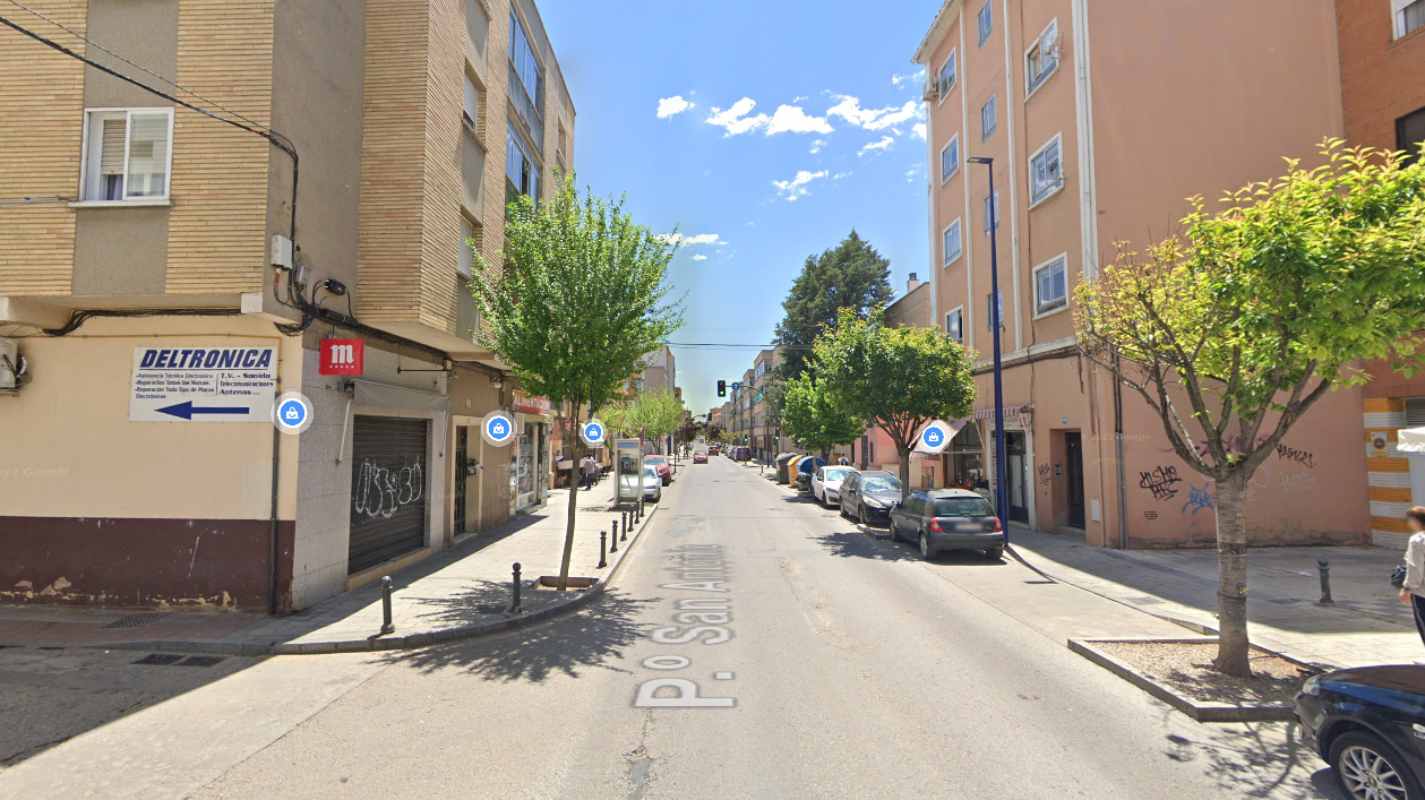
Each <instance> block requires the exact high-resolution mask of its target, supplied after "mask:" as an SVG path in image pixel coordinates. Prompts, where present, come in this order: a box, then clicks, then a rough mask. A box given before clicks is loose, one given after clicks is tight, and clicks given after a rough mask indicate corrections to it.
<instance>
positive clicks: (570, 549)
mask: <svg viewBox="0 0 1425 800" xmlns="http://www.w3.org/2000/svg"><path fill="white" fill-rule="evenodd" d="M578 420H579V404H578V403H575V404H574V421H575V423H576V424H577V423H578ZM555 424H557V425H558V426H559V430H560V431H563V430H564V427H565V426H564V420H563V418H556V419H555ZM573 444H574V469H572V470H570V472H569V475H570V481H569V509H568V511H567V512H566V519H565V522H564V554H563V556H562V557H561V558H560V559H559V591H561V592H562V591H565V590H567V589H568V588H569V559H570V558H571V557H572V556H573V555H574V515H575V514H577V513H578V511H579V500H578V498H579V481H577V480H574V479H573V477H574V475H576V474H578V475H579V476H580V478H582V477H583V474H582V473H581V472H580V470H579V468H580V462H581V461H582V460H583V458H584V440H583V439H581V438H579V437H578V436H575V437H574V442H573Z"/></svg>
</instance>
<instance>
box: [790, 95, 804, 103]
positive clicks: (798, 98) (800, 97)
mask: <svg viewBox="0 0 1425 800" xmlns="http://www.w3.org/2000/svg"><path fill="white" fill-rule="evenodd" d="M806 101H807V96H806V95H804V94H799V95H797V96H796V97H793V98H792V102H793V103H805V102H806Z"/></svg>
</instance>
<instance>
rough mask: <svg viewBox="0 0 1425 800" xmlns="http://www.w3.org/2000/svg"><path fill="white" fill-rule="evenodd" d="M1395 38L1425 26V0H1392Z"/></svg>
mask: <svg viewBox="0 0 1425 800" xmlns="http://www.w3.org/2000/svg"><path fill="white" fill-rule="evenodd" d="M1390 10H1391V17H1392V18H1393V20H1394V23H1395V38H1397V39H1399V38H1400V37H1402V36H1405V35H1407V34H1410V33H1414V32H1415V31H1417V30H1419V29H1420V28H1425V0H1390Z"/></svg>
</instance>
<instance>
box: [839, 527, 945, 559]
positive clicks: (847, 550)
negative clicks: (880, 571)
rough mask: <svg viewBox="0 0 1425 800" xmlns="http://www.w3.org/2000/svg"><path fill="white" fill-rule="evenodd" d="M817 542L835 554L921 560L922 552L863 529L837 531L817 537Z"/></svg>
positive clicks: (847, 556) (848, 556)
mask: <svg viewBox="0 0 1425 800" xmlns="http://www.w3.org/2000/svg"><path fill="white" fill-rule="evenodd" d="M816 542H817V544H820V545H821V546H822V547H824V548H826V551H827V552H828V553H830V554H831V555H834V556H840V557H842V558H870V559H874V560H877V561H919V560H920V554H919V553H916V552H913V551H911V550H907V549H905V548H903V547H896V546H895V545H894V544H892V543H890V542H882V541H880V540H879V539H876V538H873V537H872V536H869V535H867V534H865V533H862V532H861V531H837V532H835V533H825V534H822V535H820V536H817V537H816Z"/></svg>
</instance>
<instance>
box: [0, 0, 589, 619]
mask: <svg viewBox="0 0 1425 800" xmlns="http://www.w3.org/2000/svg"><path fill="white" fill-rule="evenodd" d="M26 5H27V6H29V7H30V8H31V9H33V10H34V11H36V12H39V14H42V15H43V17H41V16H39V15H34V14H29V13H26V12H23V11H17V12H15V13H14V14H12V15H10V16H14V17H15V18H16V21H17V22H18V23H20V24H21V25H23V26H25V27H26V28H28V29H30V30H32V31H34V32H35V33H36V34H37V35H39V36H41V37H44V38H48V39H51V40H53V41H55V42H57V43H59V44H61V45H64V46H66V47H69V48H71V49H73V50H75V51H77V52H79V53H81V54H84V55H85V56H86V57H88V58H90V59H92V60H93V61H94V62H96V63H97V64H99V65H102V66H105V67H108V68H111V69H113V70H114V71H116V72H119V73H121V74H124V75H127V76H129V77H132V78H134V79H135V80H136V81H138V82H139V83H143V84H148V85H149V86H151V87H154V88H158V89H160V90H161V91H163V92H164V93H166V94H170V95H173V96H176V97H177V99H178V100H180V101H183V102H174V101H173V100H172V99H167V98H164V97H162V96H159V95H157V94H154V93H153V92H151V91H148V90H146V89H145V88H142V87H140V86H136V85H134V84H133V83H130V82H126V81H123V80H120V79H118V78H116V77H114V76H112V75H109V74H106V73H105V72H103V71H102V70H100V69H98V68H96V67H95V66H92V65H86V64H85V63H83V62H81V61H78V60H75V59H73V58H69V57H67V56H65V55H63V54H61V53H59V52H56V51H55V50H53V49H51V48H48V47H46V46H44V45H43V44H42V43H40V42H38V41H35V40H34V39H31V38H26V37H23V36H21V35H20V34H18V33H15V32H13V31H11V30H9V29H6V31H5V33H4V34H0V72H3V73H4V74H6V75H9V76H19V79H18V80H10V81H7V82H6V83H5V86H4V87H3V88H0V118H3V119H5V120H6V124H5V125H3V126H0V151H3V155H0V229H3V230H5V231H6V233H7V235H6V236H4V237H0V351H4V352H11V353H14V354H15V356H16V357H17V358H20V359H23V363H24V364H25V374H24V375H23V376H22V377H21V379H20V381H19V382H18V385H17V386H15V387H6V388H4V389H3V390H0V423H3V424H4V425H5V426H6V427H7V428H8V429H11V430H13V431H16V432H17V436H15V437H13V438H11V439H10V440H9V442H8V443H7V446H6V447H5V448H4V449H3V451H0V496H3V497H4V498H5V499H6V501H7V502H6V503H5V504H4V507H3V509H0V551H3V552H5V553H6V554H7V558H6V559H5V560H4V563H3V564H0V599H9V600H16V601H25V602H34V601H50V602H72V603H106V604H120V605H170V606H181V605H215V606H226V607H234V608H240V609H270V610H273V611H277V612H283V611H288V610H292V609H298V608H303V607H306V606H309V605H311V604H312V603H314V602H316V601H317V600H320V599H322V598H323V597H327V596H330V595H332V594H334V593H338V592H341V591H343V590H345V589H347V588H349V587H352V586H355V585H359V584H361V583H363V582H366V581H368V580H371V579H373V578H374V577H376V576H378V575H379V574H380V573H382V572H386V571H390V570H391V569H393V568H396V567H398V566H400V565H402V564H405V563H410V562H411V561H414V560H418V559H420V558H422V557H424V556H426V555H428V554H430V553H431V552H434V551H436V550H439V549H441V548H443V547H446V546H448V545H449V544H450V543H451V542H453V541H454V540H455V539H456V538H457V537H459V536H462V535H476V534H477V533H478V531H479V530H480V529H482V528H486V527H489V526H491V525H494V524H497V523H499V522H501V521H503V520H505V519H507V518H508V517H509V516H510V514H511V513H513V512H515V511H516V510H518V509H519V508H520V507H521V506H522V505H528V504H532V503H537V502H539V499H540V492H541V490H542V489H545V490H547V486H548V480H547V475H548V469H549V466H548V452H547V450H548V445H547V434H548V404H547V403H541V402H540V401H539V399H538V398H524V397H522V396H520V395H518V393H517V389H516V387H515V386H514V381H513V379H512V378H510V377H509V376H508V374H507V373H506V372H505V371H504V368H503V367H504V365H501V364H500V363H499V362H498V361H497V360H496V359H495V358H494V356H493V355H492V354H491V353H488V352H483V351H481V350H480V348H478V347H477V346H476V345H475V344H473V343H472V335H473V333H474V331H475V329H476V327H477V326H478V324H479V323H478V319H477V318H476V315H475V313H474V305H473V302H472V301H471V300H470V298H469V293H468V290H467V289H466V288H465V277H466V276H467V275H469V274H470V273H471V271H472V270H474V269H478V268H479V263H478V262H477V261H476V260H475V259H474V258H472V257H469V256H467V254H466V248H465V247H464V241H465V239H467V238H469V239H473V240H474V241H475V242H476V243H477V244H478V246H479V248H480V251H481V253H482V254H483V255H484V257H485V259H486V260H487V261H488V262H489V263H492V264H498V258H499V253H500V250H501V246H502V236H503V224H502V223H503V219H504V216H503V208H504V204H505V201H506V199H507V198H508V197H511V196H513V195H515V194H517V193H519V192H526V193H531V194H537V193H539V192H541V191H542V189H543V187H545V186H549V185H550V184H552V182H553V181H555V180H557V175H558V174H560V172H562V171H563V170H565V169H567V168H568V166H569V165H570V164H572V153H573V150H572V146H573V145H572V141H573V140H572V136H573V127H574V109H573V105H572V102H571V101H570V99H569V96H568V91H567V89H566V87H565V86H564V83H563V79H562V77H561V76H560V73H559V67H558V63H557V61H556V59H555V57H554V53H553V50H552V47H551V46H550V44H549V42H548V38H547V36H546V35H545V34H544V31H543V26H542V23H541V22H540V19H539V15H538V11H537V10H536V9H535V7H534V5H533V3H531V2H527V1H526V0H513V2H510V0H470V1H469V2H462V1H461V0H418V1H417V2H397V0H368V2H365V3H361V2H329V3H327V2H324V3H308V2H301V0H260V1H259V2H244V3H225V2H214V1H213V0H34V1H33V2H28V3H27V4H26ZM56 23H57V24H56ZM60 25H62V26H63V28H61V27H59V26H60ZM520 74H522V75H523V76H524V78H523V79H520V80H522V81H523V82H522V83H520V84H519V86H520V87H523V86H525V85H526V84H527V85H530V86H531V87H532V92H525V93H524V94H521V95H519V96H512V93H514V91H513V89H512V85H513V84H512V83H511V82H512V81H515V80H517V76H518V75H520ZM472 86H473V87H475V88H476V89H477V91H476V92H474V94H473V96H472V93H471V92H470V91H469V89H470V88H471V87H472ZM521 91H522V92H524V91H525V90H524V89H523V88H521ZM183 103H188V104H191V105H193V106H197V107H199V108H201V109H203V111H206V112H211V114H213V115H216V116H218V117H221V118H223V119H227V120H231V121H234V122H237V123H239V124H240V125H242V126H244V127H247V128H249V129H251V130H242V129H239V127H236V126H234V125H229V124H225V123H223V122H221V121H218V120H215V119H214V118H213V117H212V116H209V115H208V114H206V113H200V111H198V110H194V109H192V108H189V107H187V106H185V105H184V104H183ZM269 129H270V130H271V131H272V132H273V134H272V136H270V137H268V138H267V140H264V137H262V136H260V135H254V133H253V131H259V132H261V131H267V130H269ZM512 142H517V143H518V147H519V148H520V149H521V153H522V156H521V158H519V159H514V158H511V157H510V151H511V149H512V145H511V143H512ZM294 154H295V158H294ZM506 165H511V166H510V167H508V168H507V166H506ZM510 176H514V177H513V178H512V177H510ZM516 179H518V180H516ZM332 338H337V339H345V340H356V341H357V342H358V343H359V346H360V347H362V348H364V366H363V369H362V370H361V372H360V374H355V375H352V374H348V375H345V376H334V375H323V374H321V373H322V371H323V370H322V369H321V364H320V362H321V356H322V341H323V340H324V339H332ZM229 351H232V352H235V353H237V356H238V357H239V358H241V357H242V354H244V353H249V352H250V353H253V354H254V355H253V357H252V359H251V360H250V361H249V362H247V363H248V365H249V366H252V365H254V364H258V363H260V364H262V366H261V367H260V368H258V369H255V370H248V371H247V372H245V373H238V372H236V368H234V371H233V372H228V373H224V372H223V371H222V367H221V362H220V361H215V360H214V359H219V358H221V357H222V356H223V354H224V353H228V352H229ZM204 354H206V355H207V356H208V359H209V360H208V361H207V363H206V364H204V363H202V362H199V361H197V359H200V358H202V357H203V356H204ZM145 359H159V360H155V361H154V363H155V364H159V363H163V362H162V361H161V359H169V361H168V362H167V363H168V364H169V365H170V367H169V368H170V369H173V370H176V371H179V372H181V371H182V370H183V369H187V368H192V367H193V365H194V364H195V363H197V366H198V367H203V366H206V367H208V368H212V367H213V366H214V364H215V363H216V364H218V365H219V369H218V373H219V374H217V377H214V373H213V372H212V370H211V369H209V370H208V371H201V370H196V369H194V370H193V371H194V372H195V374H194V375H192V376H189V377H183V378H182V379H181V380H183V381H187V383H184V384H183V386H184V387H186V388H184V389H182V390H181V391H203V392H209V390H210V389H211V392H210V394H211V395H213V396H215V397H217V398H218V401H217V402H216V403H214V404H213V407H212V408H208V409H205V408H204V407H202V406H200V405H199V403H197V402H191V403H189V407H186V408H185V407H182V405H181V404H179V405H175V406H171V407H170V408H171V409H172V410H167V411H165V410H162V409H159V410H157V411H155V409H154V408H153V406H154V405H155V403H154V402H152V400H151V398H150V397H149V395H147V394H145V392H148V391H150V389H149V388H147V387H149V386H151V384H147V383H145V382H144V381H146V380H149V378H146V377H144V376H146V375H148V374H149V372H148V371H147V369H148V368H147V367H146V366H144V364H145V363H147V362H145ZM179 365H181V366H179ZM154 369H158V367H154ZM204 381H215V383H214V384H213V385H212V386H208V384H205V383H203V382H204ZM244 381H247V382H249V383H252V385H258V386H259V388H257V389H255V390H253V393H252V394H250V395H242V393H243V391H245V390H244V389H243V388H242V386H243V385H244V384H243V382H244ZM253 382H255V383H253ZM177 385H178V384H174V383H169V384H167V387H168V390H175V389H174V387H175V386H177ZM195 387H197V388H195ZM203 387H208V388H203ZM233 387H237V388H233ZM263 387H265V388H263ZM264 392H265V394H264ZM287 392H297V393H301V394H302V395H304V396H305V397H306V398H307V399H308V400H309V403H310V409H311V413H310V420H311V421H310V427H308V428H306V430H305V431H304V432H302V433H301V434H300V435H286V434H282V433H279V432H278V431H277V430H276V428H275V427H274V425H273V424H272V422H271V419H270V415H271V413H272V409H271V403H272V399H271V397H272V395H273V394H275V393H287ZM225 395H227V396H234V397H236V396H239V395H242V396H247V397H249V398H250V399H248V400H246V401H243V402H238V401H236V400H229V401H224V400H223V397H224V396H225ZM264 398H265V399H264ZM244 403H245V405H244ZM224 407H226V408H227V410H226V411H223V410H221V409H222V408H224ZM236 408H247V409H248V410H249V413H248V414H247V415H238V414H237V413H236V412H235V411H234V409H236ZM214 409H218V410H214ZM497 409H500V410H505V411H507V412H509V413H511V414H512V416H513V417H514V418H515V419H516V421H517V426H516V427H517V431H516V436H515V437H514V439H515V440H514V442H513V443H512V444H511V445H509V446H507V447H503V448H496V447H492V446H490V445H488V444H484V443H483V442H482V441H481V438H480V435H479V430H480V427H479V426H480V423H481V421H482V420H483V419H484V418H485V416H486V415H487V414H489V413H491V412H492V411H495V410H497ZM175 412H176V413H175ZM185 415H186V416H185ZM264 415H266V416H264ZM218 417H222V418H223V419H222V421H221V422H214V421H210V420H212V419H214V418H218ZM472 434H473V435H472ZM541 469H543V472H542V473H541V472H540V470H541ZM541 475H543V476H544V477H543V478H541Z"/></svg>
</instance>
